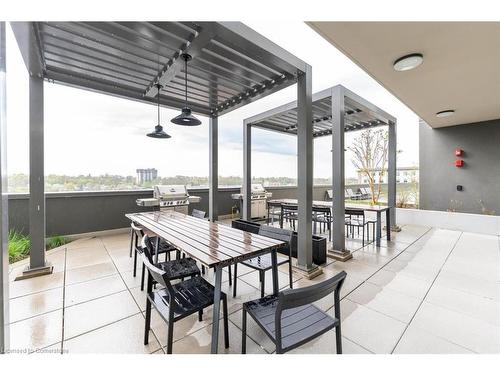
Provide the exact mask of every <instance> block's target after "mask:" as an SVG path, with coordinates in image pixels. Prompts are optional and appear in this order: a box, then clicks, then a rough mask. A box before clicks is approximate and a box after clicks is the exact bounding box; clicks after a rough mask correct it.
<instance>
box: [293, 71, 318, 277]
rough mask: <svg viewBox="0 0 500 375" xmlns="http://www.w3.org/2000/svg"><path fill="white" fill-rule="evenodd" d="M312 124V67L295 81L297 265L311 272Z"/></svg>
mask: <svg viewBox="0 0 500 375" xmlns="http://www.w3.org/2000/svg"><path fill="white" fill-rule="evenodd" d="M313 147H314V143H313V124H312V78H311V67H310V66H309V65H307V67H306V71H305V72H304V73H303V74H301V75H299V77H298V81H297V153H298V163H297V165H298V171H297V172H298V173H297V199H298V212H297V214H298V238H297V244H298V247H297V266H298V268H300V269H302V270H304V271H307V272H310V271H311V270H313V269H314V268H315V267H314V265H313V262H312V201H313V157H314V153H313Z"/></svg>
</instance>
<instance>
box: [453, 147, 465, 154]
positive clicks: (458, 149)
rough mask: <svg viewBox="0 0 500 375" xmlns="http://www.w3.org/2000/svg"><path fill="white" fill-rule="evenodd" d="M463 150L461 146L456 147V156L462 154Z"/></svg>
mask: <svg viewBox="0 0 500 375" xmlns="http://www.w3.org/2000/svg"><path fill="white" fill-rule="evenodd" d="M463 152H464V151H463V150H462V149H461V148H456V149H455V156H462V154H463Z"/></svg>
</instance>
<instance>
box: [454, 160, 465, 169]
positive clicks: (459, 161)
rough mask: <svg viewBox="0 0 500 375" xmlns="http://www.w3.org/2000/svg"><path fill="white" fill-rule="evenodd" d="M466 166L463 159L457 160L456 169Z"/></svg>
mask: <svg viewBox="0 0 500 375" xmlns="http://www.w3.org/2000/svg"><path fill="white" fill-rule="evenodd" d="M463 166H464V161H463V160H462V159H458V160H455V167H457V168H461V167H463Z"/></svg>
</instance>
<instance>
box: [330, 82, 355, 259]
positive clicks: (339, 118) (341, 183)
mask: <svg viewBox="0 0 500 375" xmlns="http://www.w3.org/2000/svg"><path fill="white" fill-rule="evenodd" d="M331 95H332V167H333V168H332V197H333V202H332V217H333V224H332V232H333V233H332V242H333V244H332V250H333V253H334V256H335V257H336V258H338V259H339V260H347V259H349V258H352V255H351V253H350V252H349V251H348V250H346V247H345V222H344V221H345V219H344V217H345V201H344V199H345V198H344V197H345V194H344V188H345V171H344V156H345V154H344V126H345V124H344V121H345V108H344V87H341V86H335V87H334V88H333V89H332V94H331Z"/></svg>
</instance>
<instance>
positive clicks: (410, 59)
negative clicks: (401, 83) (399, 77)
mask: <svg viewBox="0 0 500 375" xmlns="http://www.w3.org/2000/svg"><path fill="white" fill-rule="evenodd" d="M423 62H424V56H423V55H422V54H421V53H412V54H409V55H406V56H403V57H400V58H399V59H397V60H396V61H394V64H393V66H394V70H396V71H398V72H405V71H407V70H412V69H415V68H416V67H417V66H419V65H420V64H422V63H423Z"/></svg>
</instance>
